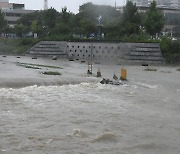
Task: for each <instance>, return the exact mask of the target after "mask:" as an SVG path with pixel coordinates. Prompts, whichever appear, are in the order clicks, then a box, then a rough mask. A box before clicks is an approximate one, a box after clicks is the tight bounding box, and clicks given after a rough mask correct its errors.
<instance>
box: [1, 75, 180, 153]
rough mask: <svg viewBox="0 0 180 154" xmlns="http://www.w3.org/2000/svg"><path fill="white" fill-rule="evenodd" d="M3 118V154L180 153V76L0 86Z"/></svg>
mask: <svg viewBox="0 0 180 154" xmlns="http://www.w3.org/2000/svg"><path fill="white" fill-rule="evenodd" d="M175 73H176V80H177V76H179V72H175ZM159 74H161V76H163V75H164V76H165V75H166V73H162V72H161V73H159ZM171 75H172V73H168V74H167V76H168V78H169V76H171ZM158 76H159V75H157V76H156V77H158ZM141 77H142V75H141ZM156 77H155V78H156ZM166 81H167V82H166ZM0 117H1V118H0V154H1V153H2V154H4V153H5V154H6V153H7V154H21V153H22V154H26V153H27V154H179V153H180V83H179V82H178V80H177V81H171V80H170V79H164V80H163V79H162V80H161V78H160V77H159V80H156V79H154V80H152V79H151V80H150V81H149V80H134V79H130V80H129V81H128V82H127V83H126V84H124V85H121V86H114V85H102V84H100V83H98V82H93V83H91V82H83V83H80V84H68V85H57V86H56V85H53V86H36V85H33V86H27V87H22V88H0Z"/></svg>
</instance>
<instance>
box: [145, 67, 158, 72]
mask: <svg viewBox="0 0 180 154" xmlns="http://www.w3.org/2000/svg"><path fill="white" fill-rule="evenodd" d="M144 70H145V71H154V72H155V71H157V69H156V68H146V69H144Z"/></svg>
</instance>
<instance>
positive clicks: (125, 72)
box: [120, 68, 127, 80]
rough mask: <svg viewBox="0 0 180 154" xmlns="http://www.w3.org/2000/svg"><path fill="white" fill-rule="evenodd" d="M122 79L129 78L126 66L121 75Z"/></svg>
mask: <svg viewBox="0 0 180 154" xmlns="http://www.w3.org/2000/svg"><path fill="white" fill-rule="evenodd" d="M120 79H121V80H127V71H126V69H124V68H122V69H121V77H120Z"/></svg>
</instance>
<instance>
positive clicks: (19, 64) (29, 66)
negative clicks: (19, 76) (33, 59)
mask: <svg viewBox="0 0 180 154" xmlns="http://www.w3.org/2000/svg"><path fill="white" fill-rule="evenodd" d="M17 65H18V66H22V67H25V68H31V69H41V68H39V67H36V66H31V65H26V64H22V63H17Z"/></svg>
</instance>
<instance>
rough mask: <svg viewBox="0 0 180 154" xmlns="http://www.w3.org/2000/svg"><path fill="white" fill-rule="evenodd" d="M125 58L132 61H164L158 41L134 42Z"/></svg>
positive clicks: (152, 62)
mask: <svg viewBox="0 0 180 154" xmlns="http://www.w3.org/2000/svg"><path fill="white" fill-rule="evenodd" d="M124 59H125V60H127V61H130V62H131V63H147V64H157V63H163V62H164V59H163V57H162V54H161V50H160V45H159V44H157V43H152V44H151V43H148V44H144V43H142V44H141V43H137V44H134V45H133V46H132V47H131V49H129V52H126V54H125V55H124Z"/></svg>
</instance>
